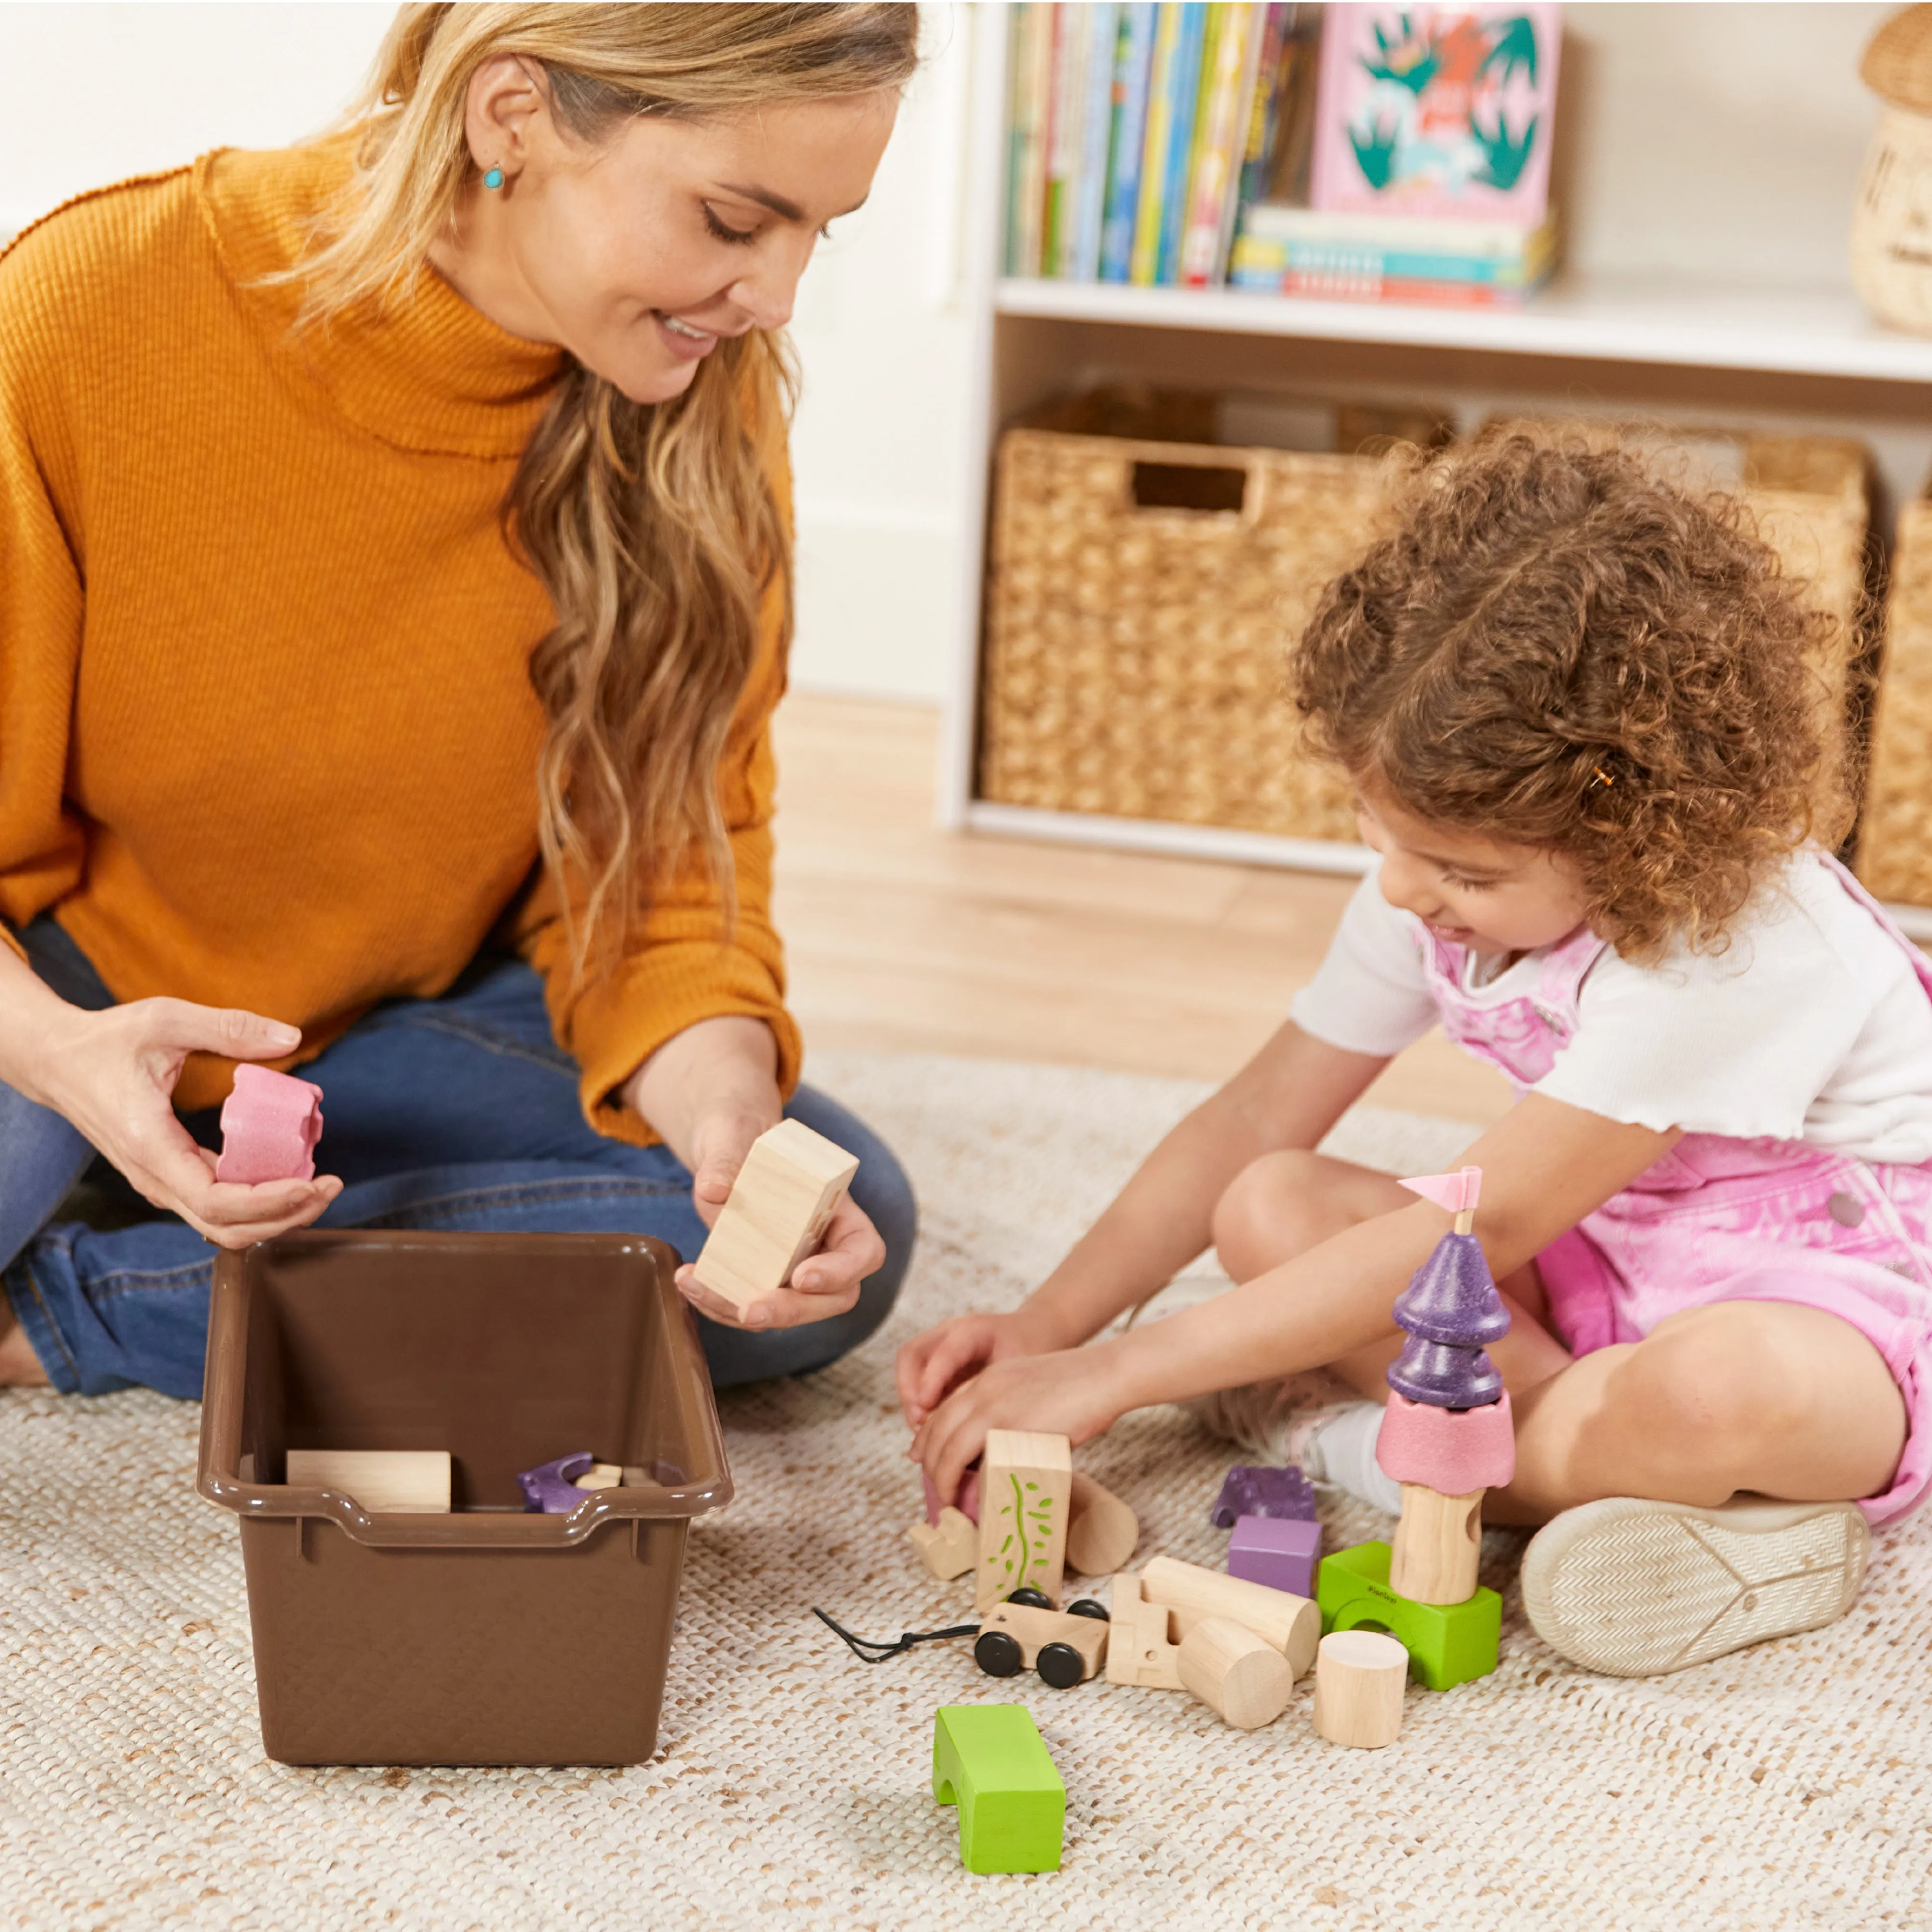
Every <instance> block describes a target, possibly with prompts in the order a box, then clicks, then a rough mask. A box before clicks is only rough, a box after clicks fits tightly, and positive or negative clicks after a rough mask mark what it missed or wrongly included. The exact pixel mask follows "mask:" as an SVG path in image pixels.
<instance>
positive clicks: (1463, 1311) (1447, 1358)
mask: <svg viewBox="0 0 1932 1932" xmlns="http://www.w3.org/2000/svg"><path fill="white" fill-rule="evenodd" d="M1482 1178H1483V1177H1482V1171H1481V1169H1479V1168H1474V1167H1466V1168H1464V1169H1463V1170H1462V1172H1460V1174H1440V1175H1427V1176H1425V1177H1424V1178H1422V1179H1421V1180H1418V1181H1404V1182H1403V1186H1404V1187H1407V1188H1411V1189H1412V1190H1414V1191H1415V1193H1418V1194H1420V1195H1421V1196H1423V1197H1424V1199H1425V1200H1430V1201H1433V1202H1436V1204H1437V1205H1439V1207H1443V1208H1448V1209H1449V1211H1451V1213H1452V1214H1454V1216H1455V1217H1456V1223H1455V1227H1454V1230H1453V1232H1451V1233H1449V1234H1447V1235H1444V1236H1443V1238H1442V1240H1441V1241H1439V1242H1438V1243H1437V1244H1436V1251H1435V1253H1433V1254H1432V1255H1431V1256H1430V1257H1429V1259H1428V1260H1427V1261H1426V1262H1424V1263H1423V1265H1422V1266H1421V1268H1418V1269H1417V1271H1415V1275H1414V1277H1412V1280H1410V1282H1409V1286H1408V1288H1407V1289H1406V1290H1405V1291H1404V1292H1403V1294H1402V1295H1401V1296H1400V1298H1399V1299H1398V1300H1397V1303H1396V1304H1395V1319H1396V1320H1397V1323H1398V1324H1400V1326H1401V1327H1403V1328H1405V1329H1406V1330H1407V1331H1409V1340H1408V1341H1407V1343H1406V1344H1405V1345H1404V1346H1403V1352H1402V1353H1401V1354H1400V1355H1399V1356H1398V1357H1397V1358H1396V1360H1395V1361H1394V1363H1393V1364H1391V1366H1390V1368H1389V1372H1388V1382H1389V1389H1390V1397H1389V1406H1388V1413H1387V1415H1385V1418H1384V1419H1383V1422H1382V1433H1381V1436H1380V1437H1379V1439H1378V1441H1377V1443H1376V1460H1377V1461H1378V1462H1379V1463H1381V1465H1382V1468H1383V1469H1384V1470H1385V1472H1387V1473H1388V1475H1391V1476H1392V1477H1393V1478H1394V1479H1395V1480H1396V1481H1397V1482H1398V1483H1400V1484H1401V1485H1402V1520H1401V1522H1400V1524H1399V1525H1398V1526H1397V1530H1396V1534H1395V1547H1394V1549H1393V1550H1391V1549H1390V1547H1389V1546H1388V1544H1382V1543H1365V1544H1361V1545H1359V1546H1358V1547H1356V1548H1355V1549H1353V1550H1343V1551H1342V1552H1340V1553H1339V1554H1338V1555H1337V1556H1332V1557H1330V1558H1329V1559H1327V1561H1325V1562H1324V1563H1323V1565H1322V1572H1321V1578H1320V1582H1319V1586H1318V1598H1319V1602H1320V1604H1321V1606H1322V1621H1323V1625H1324V1628H1326V1629H1328V1630H1351V1629H1355V1628H1358V1627H1361V1626H1364V1625H1380V1626H1381V1627H1382V1628H1384V1629H1386V1630H1387V1631H1389V1632H1390V1633H1391V1634H1392V1635H1394V1636H1395V1637H1398V1638H1400V1640H1401V1641H1402V1642H1403V1644H1404V1645H1405V1646H1406V1647H1407V1649H1408V1650H1409V1667H1410V1669H1411V1670H1412V1672H1413V1673H1414V1674H1415V1676H1416V1677H1417V1679H1418V1680H1419V1681H1420V1682H1422V1683H1424V1684H1426V1685H1428V1686H1429V1687H1430V1688H1431V1689H1432V1690H1436V1691H1445V1690H1447V1689H1448V1688H1449V1687H1450V1686H1451V1685H1453V1684H1461V1683H1463V1682H1466V1681H1467V1680H1468V1679H1470V1678H1472V1677H1481V1676H1485V1675H1486V1674H1487V1673H1488V1672H1490V1671H1491V1670H1494V1669H1495V1668H1496V1640H1497V1637H1498V1635H1499V1632H1500V1630H1501V1628H1502V1599H1501V1598H1499V1597H1498V1596H1497V1595H1496V1592H1494V1591H1493V1590H1484V1589H1479V1588H1478V1586H1477V1583H1476V1568H1477V1563H1478V1559H1479V1558H1480V1556H1481V1550H1482V1502H1483V1492H1484V1490H1489V1489H1495V1488H1498V1487H1500V1486H1501V1485H1502V1484H1505V1483H1507V1482H1508V1481H1509V1480H1510V1478H1511V1476H1512V1475H1514V1474H1515V1472H1516V1436H1515V1431H1514V1423H1513V1421H1512V1420H1511V1415H1510V1401H1509V1395H1508V1391H1506V1390H1505V1388H1504V1387H1503V1385H1502V1376H1499V1374H1498V1373H1496V1365H1495V1364H1493V1362H1492V1361H1490V1358H1489V1356H1488V1355H1487V1353H1486V1352H1485V1345H1486V1344H1487V1343H1491V1342H1495V1341H1498V1340H1501V1339H1502V1337H1503V1336H1504V1335H1505V1334H1508V1332H1509V1325H1510V1322H1509V1311H1508V1310H1507V1309H1506V1308H1505V1307H1504V1306H1503V1303H1502V1296H1500V1295H1498V1294H1497V1292H1496V1283H1495V1281H1494V1280H1493V1279H1492V1278H1491V1277H1490V1268H1489V1263H1488V1262H1487V1260H1486V1259H1484V1254H1483V1250H1482V1246H1481V1243H1480V1242H1478V1241H1477V1239H1476V1237H1475V1232H1474V1229H1475V1214H1476V1199H1477V1196H1478V1193H1479V1192H1480V1190H1481V1186H1482Z"/></svg>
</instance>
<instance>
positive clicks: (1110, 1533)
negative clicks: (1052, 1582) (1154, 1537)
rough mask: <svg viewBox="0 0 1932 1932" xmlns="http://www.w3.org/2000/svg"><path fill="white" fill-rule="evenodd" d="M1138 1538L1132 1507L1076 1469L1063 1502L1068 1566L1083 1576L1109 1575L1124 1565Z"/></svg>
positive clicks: (1138, 1528) (1124, 1566)
mask: <svg viewBox="0 0 1932 1932" xmlns="http://www.w3.org/2000/svg"><path fill="white" fill-rule="evenodd" d="M1140 1540H1141V1523H1140V1518H1139V1517H1137V1516H1136V1515H1135V1514H1134V1513H1133V1510H1132V1509H1130V1508H1129V1507H1128V1506H1127V1504H1125V1503H1124V1502H1121V1499H1120V1498H1119V1497H1118V1496H1115V1493H1113V1491H1112V1490H1109V1489H1103V1488H1102V1487H1101V1486H1100V1484H1098V1483H1097V1482H1095V1481H1094V1478H1092V1477H1091V1476H1083V1475H1082V1474H1081V1473H1080V1472H1079V1470H1078V1469H1076V1470H1075V1471H1074V1472H1073V1494H1072V1496H1071V1497H1070V1499H1069V1500H1068V1502H1067V1568H1069V1569H1072V1570H1077V1571H1079V1573H1080V1574H1081V1575H1082V1576H1083V1577H1111V1576H1112V1575H1113V1574H1114V1573H1115V1571H1117V1570H1124V1569H1125V1568H1127V1562H1128V1560H1129V1559H1130V1558H1131V1557H1132V1556H1133V1553H1134V1545H1135V1544H1137V1543H1138V1542H1139V1541H1140Z"/></svg>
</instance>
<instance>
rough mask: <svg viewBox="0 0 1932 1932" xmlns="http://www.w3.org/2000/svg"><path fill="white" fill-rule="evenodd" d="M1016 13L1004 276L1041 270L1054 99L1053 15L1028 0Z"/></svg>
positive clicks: (1042, 1) (1044, 4)
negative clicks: (1012, 136) (1010, 182)
mask: <svg viewBox="0 0 1932 1932" xmlns="http://www.w3.org/2000/svg"><path fill="white" fill-rule="evenodd" d="M1016 11H1017V12H1018V13H1019V21H1018V22H1017V23H1016V39H1015V43H1014V62H1013V65H1014V73H1015V81H1014V104H1013V105H1014V113H1013V127H1014V131H1015V142H1016V148H1015V152H1014V157H1013V188H1012V199H1011V200H1010V202H1009V203H1008V205H1007V233H1008V236H1009V237H1010V243H1009V246H1008V248H1007V272H1008V273H1009V274H1010V275H1038V274H1039V273H1040V264H1041V256H1040V239H1041V236H1040V228H1041V217H1042V216H1043V214H1044V213H1045V211H1046V143H1047V140H1048V137H1049V133H1051V128H1050V127H1049V122H1050V121H1051V120H1052V99H1053V17H1054V14H1055V11H1056V9H1055V7H1053V6H1052V5H1050V4H1048V0H1031V4H1029V5H1022V6H1021V7H1019V8H1018V9H1016Z"/></svg>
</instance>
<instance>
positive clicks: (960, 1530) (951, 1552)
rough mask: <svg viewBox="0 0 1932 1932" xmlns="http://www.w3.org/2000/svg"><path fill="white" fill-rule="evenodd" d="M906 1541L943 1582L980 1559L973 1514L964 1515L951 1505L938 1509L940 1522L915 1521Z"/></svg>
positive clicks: (920, 1559) (963, 1571) (951, 1578)
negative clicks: (970, 1515) (971, 1515)
mask: <svg viewBox="0 0 1932 1932" xmlns="http://www.w3.org/2000/svg"><path fill="white" fill-rule="evenodd" d="M906 1541H907V1542H908V1543H910V1544H911V1545H912V1547H913V1549H915V1550H917V1551H918V1552H919V1561H920V1562H922V1563H923V1564H924V1565H926V1568H928V1569H929V1570H930V1571H932V1574H934V1575H935V1577H938V1579H939V1580H940V1581H941V1583H950V1582H951V1581H952V1580H953V1578H954V1577H963V1576H965V1574H966V1573H967V1571H969V1570H970V1569H971V1568H972V1567H973V1566H974V1564H976V1563H977V1562H979V1560H980V1532H979V1529H978V1528H977V1526H976V1525H975V1524H974V1521H973V1519H972V1518H971V1517H969V1516H962V1515H961V1514H960V1513H959V1511H957V1510H956V1509H954V1508H953V1507H952V1506H951V1505H950V1504H949V1505H947V1507H946V1508H944V1509H943V1510H941V1511H940V1512H939V1520H938V1523H914V1524H913V1526H912V1527H911V1529H909V1530H907V1532H906Z"/></svg>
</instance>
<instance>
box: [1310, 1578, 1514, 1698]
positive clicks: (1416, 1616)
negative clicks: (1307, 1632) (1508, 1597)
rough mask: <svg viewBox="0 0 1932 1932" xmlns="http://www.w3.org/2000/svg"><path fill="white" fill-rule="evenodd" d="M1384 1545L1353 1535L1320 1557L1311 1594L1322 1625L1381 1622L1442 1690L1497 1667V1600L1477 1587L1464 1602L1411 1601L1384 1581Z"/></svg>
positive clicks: (1422, 1677) (1414, 1668) (1423, 1678)
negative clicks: (1349, 1545) (1351, 1544)
mask: <svg viewBox="0 0 1932 1932" xmlns="http://www.w3.org/2000/svg"><path fill="white" fill-rule="evenodd" d="M1388 1574H1389V1547H1388V1544H1386V1543H1358V1544H1356V1546H1355V1548H1354V1549H1352V1550H1337V1552H1336V1553H1335V1554H1334V1556H1325V1557H1323V1558H1322V1569H1321V1573H1320V1574H1319V1576H1318V1577H1316V1583H1315V1601H1316V1602H1317V1603H1318V1604H1320V1606H1321V1607H1322V1633H1323V1634H1324V1635H1326V1634H1328V1632H1329V1631H1338V1630H1359V1629H1364V1628H1374V1629H1377V1630H1385V1631H1388V1634H1390V1636H1391V1637H1394V1638H1395V1640H1397V1642H1398V1643H1400V1644H1401V1645H1402V1646H1403V1649H1406V1651H1407V1652H1409V1675H1410V1676H1412V1677H1413V1678H1414V1679H1415V1681H1416V1682H1418V1684H1423V1685H1427V1686H1428V1688H1430V1690H1432V1691H1448V1690H1450V1689H1452V1688H1454V1686H1455V1685H1458V1684H1466V1683H1468V1682H1469V1680H1470V1679H1471V1678H1472V1677H1487V1676H1488V1675H1489V1674H1490V1672H1491V1671H1493V1670H1495V1668H1496V1643H1497V1640H1498V1639H1499V1637H1501V1636H1502V1628H1503V1600H1502V1598H1500V1597H1499V1596H1498V1595H1496V1592H1495V1591H1493V1590H1482V1589H1479V1590H1478V1591H1477V1592H1476V1594H1475V1595H1474V1596H1473V1597H1472V1598H1470V1599H1469V1601H1468V1602H1467V1603H1466V1604H1417V1603H1412V1602H1411V1601H1409V1598H1406V1597H1398V1596H1397V1595H1396V1593H1395V1592H1394V1591H1393V1590H1391V1589H1390V1588H1389V1582H1388Z"/></svg>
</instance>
